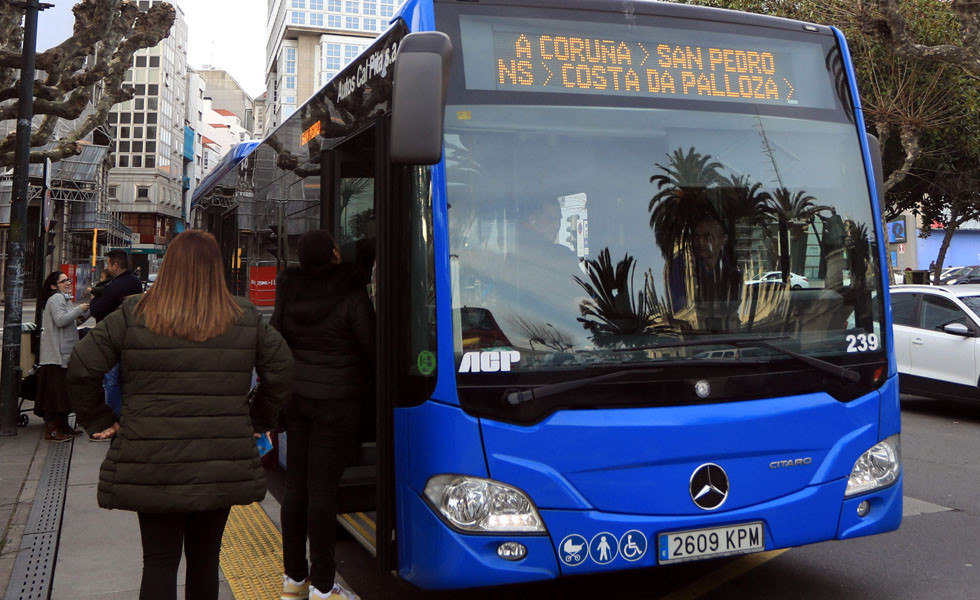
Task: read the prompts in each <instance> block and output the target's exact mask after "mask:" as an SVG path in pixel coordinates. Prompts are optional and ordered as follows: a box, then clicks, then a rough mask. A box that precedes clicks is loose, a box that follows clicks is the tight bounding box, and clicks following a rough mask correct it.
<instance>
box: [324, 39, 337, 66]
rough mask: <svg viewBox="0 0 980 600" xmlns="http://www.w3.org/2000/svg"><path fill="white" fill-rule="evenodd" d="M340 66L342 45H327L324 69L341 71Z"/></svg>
mask: <svg viewBox="0 0 980 600" xmlns="http://www.w3.org/2000/svg"><path fill="white" fill-rule="evenodd" d="M340 66H341V65H340V44H327V51H326V62H325V63H324V67H325V68H326V69H328V70H334V71H339V70H340Z"/></svg>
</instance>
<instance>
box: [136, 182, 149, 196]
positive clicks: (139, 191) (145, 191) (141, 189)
mask: <svg viewBox="0 0 980 600" xmlns="http://www.w3.org/2000/svg"><path fill="white" fill-rule="evenodd" d="M136 198H137V199H138V200H149V199H150V188H149V187H147V186H145V185H138V186H136Z"/></svg>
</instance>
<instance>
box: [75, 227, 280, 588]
mask: <svg viewBox="0 0 980 600" xmlns="http://www.w3.org/2000/svg"><path fill="white" fill-rule="evenodd" d="M116 363H120V364H121V365H122V367H121V373H120V381H121V382H122V384H123V385H122V387H123V402H122V411H121V415H120V417H119V420H118V421H117V420H116V416H115V414H114V413H113V411H112V409H111V408H110V407H109V406H108V405H106V403H105V400H104V397H103V391H102V375H103V374H104V373H105V372H106V371H108V370H109V369H111V368H112V367H113V365H115V364H116ZM253 368H254V369H256V370H257V371H258V374H259V377H260V378H261V380H262V386H261V388H260V390H259V393H258V395H257V397H256V398H255V399H254V400H253V402H252V405H251V406H249V403H248V400H247V395H248V392H249V388H250V383H251V375H252V369H253ZM292 369H293V367H292V355H291V354H290V351H289V349H288V347H287V346H286V344H285V342H284V341H283V339H282V337H281V336H280V335H279V333H278V332H276V330H275V329H272V328H271V327H269V326H268V325H267V324H266V323H265V322H263V321H262V319H261V318H260V315H259V313H258V311H257V310H256V309H255V307H254V306H252V304H251V303H249V302H248V301H246V300H243V299H241V298H235V297H233V296H232V295H231V294H230V293H229V292H228V289H227V287H226V286H225V282H224V268H223V266H222V263H221V254H220V252H219V250H218V244H217V242H215V239H214V237H213V236H211V234H208V233H205V232H203V231H197V230H191V231H186V232H184V233H181V234H180V235H178V236H177V237H176V238H174V240H173V241H172V242H171V243H170V245H169V247H168V248H167V254H166V257H165V258H164V261H163V265H162V266H161V268H160V272H159V274H158V276H157V280H156V283H155V284H154V285H153V287H152V288H150V290H149V291H148V292H146V293H145V294H143V295H140V296H131V297H129V298H127V299H126V300H124V301H123V303H122V306H121V307H120V309H119V310H116V311H114V312H113V313H111V314H110V315H109V316H107V317H106V318H105V319H104V320H103V321H102V322H101V323H99V325H98V326H97V327H96V328H95V329H93V330H92V331H91V332H90V333H89V334H88V335H87V336H85V338H84V339H82V341H81V342H79V343H78V345H77V346H75V351H74V352H73V354H72V356H71V360H70V361H69V364H68V386H69V390H70V392H71V396H72V399H73V401H74V403H75V412H76V414H77V416H78V421H79V422H80V423H81V424H82V426H84V427H85V429H86V430H87V431H88V432H89V433H90V434H93V436H95V437H97V438H98V437H103V438H104V437H113V439H112V444H111V446H110V448H109V452H108V454H107V456H106V459H105V461H104V462H103V463H102V469H101V472H100V474H99V489H98V502H99V506H101V507H103V508H109V509H112V508H118V509H122V510H132V511H136V512H137V513H138V515H139V523H140V536H141V538H142V542H143V579H142V582H141V585H140V596H139V597H140V600H156V599H167V600H173V599H174V598H175V597H176V588H177V566H178V565H179V563H180V557H181V553H182V550H183V553H184V554H186V557H187V577H186V597H187V598H194V599H200V600H205V599H206V600H214V599H216V598H217V597H218V556H219V551H220V548H221V536H222V533H223V531H224V527H225V522H226V520H227V518H228V513H229V510H230V507H231V506H233V505H236V504H251V503H252V502H256V501H259V500H262V499H263V498H264V496H265V492H266V482H265V477H264V475H263V472H262V465H261V461H260V459H259V455H258V452H257V449H256V444H255V437H254V436H255V434H258V433H260V432H265V431H268V430H269V429H271V428H272V427H273V426H274V425H275V422H276V418H277V415H278V411H279V407H280V406H281V405H282V403H283V401H284V400H285V398H286V396H287V394H288V393H289V389H290V385H291V381H292Z"/></svg>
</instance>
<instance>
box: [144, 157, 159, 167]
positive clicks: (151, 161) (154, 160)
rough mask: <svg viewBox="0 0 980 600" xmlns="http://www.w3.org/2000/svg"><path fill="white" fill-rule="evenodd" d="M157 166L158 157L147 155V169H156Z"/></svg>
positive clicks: (145, 163)
mask: <svg viewBox="0 0 980 600" xmlns="http://www.w3.org/2000/svg"><path fill="white" fill-rule="evenodd" d="M156 164H157V157H156V156H153V155H152V154H147V155H146V161H145V162H144V165H145V166H146V168H147V169H152V168H154V167H155V166H156Z"/></svg>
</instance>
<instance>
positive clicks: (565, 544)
mask: <svg viewBox="0 0 980 600" xmlns="http://www.w3.org/2000/svg"><path fill="white" fill-rule="evenodd" d="M558 556H559V558H561V562H563V563H565V564H566V565H568V566H569V567H577V566H579V565H580V564H582V563H584V562H585V559H586V558H588V557H589V543H588V542H587V541H586V540H585V538H584V537H582V536H580V535H579V534H577V533H573V534H571V535H567V536H565V539H563V540H562V541H561V544H560V545H559V546H558Z"/></svg>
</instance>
